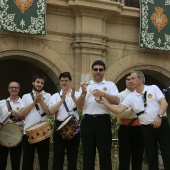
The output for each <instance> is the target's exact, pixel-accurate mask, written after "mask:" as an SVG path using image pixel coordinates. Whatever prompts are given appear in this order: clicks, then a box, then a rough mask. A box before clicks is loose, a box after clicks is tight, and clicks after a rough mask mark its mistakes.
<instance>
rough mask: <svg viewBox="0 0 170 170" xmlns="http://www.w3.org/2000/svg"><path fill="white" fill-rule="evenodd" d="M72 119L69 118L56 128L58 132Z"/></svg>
mask: <svg viewBox="0 0 170 170" xmlns="http://www.w3.org/2000/svg"><path fill="white" fill-rule="evenodd" d="M71 118H72V116H69V117H68V118H67V119H66V120H65V121H64V122H63V123H62V124H61V125H60V126H59V127H58V130H60V129H61V128H62V127H64V126H65V125H66V124H67V123H68V122H69V120H70V119H71Z"/></svg>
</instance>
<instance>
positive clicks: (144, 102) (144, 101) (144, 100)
mask: <svg viewBox="0 0 170 170" xmlns="http://www.w3.org/2000/svg"><path fill="white" fill-rule="evenodd" d="M146 96H147V91H145V93H144V94H142V99H143V104H144V107H145V108H146V106H147V101H146V99H147V97H146ZM144 112H145V110H143V111H141V112H139V113H136V115H137V117H136V118H133V119H132V121H131V122H130V123H129V124H128V125H127V126H126V129H127V128H128V127H129V126H130V125H131V124H132V123H133V122H134V121H135V120H137V119H138V116H139V115H141V114H143V113H144Z"/></svg>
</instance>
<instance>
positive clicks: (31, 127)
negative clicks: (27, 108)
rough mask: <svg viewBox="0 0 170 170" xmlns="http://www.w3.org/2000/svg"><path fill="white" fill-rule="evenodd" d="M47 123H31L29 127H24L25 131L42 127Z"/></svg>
mask: <svg viewBox="0 0 170 170" xmlns="http://www.w3.org/2000/svg"><path fill="white" fill-rule="evenodd" d="M47 123H48V121H42V122H38V123H36V124H34V125H31V126H30V127H28V128H27V129H26V131H31V130H34V129H39V128H40V127H43V126H44V125H46V124H47Z"/></svg>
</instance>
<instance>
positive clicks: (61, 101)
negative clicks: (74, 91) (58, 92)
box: [50, 91, 67, 114]
mask: <svg viewBox="0 0 170 170" xmlns="http://www.w3.org/2000/svg"><path fill="white" fill-rule="evenodd" d="M66 94H67V92H66V91H63V93H62V98H61V100H60V101H58V102H57V103H56V104H54V105H52V106H51V107H50V113H51V114H55V113H56V112H57V111H58V109H59V108H60V107H61V105H62V104H63V102H64V101H65V98H66Z"/></svg>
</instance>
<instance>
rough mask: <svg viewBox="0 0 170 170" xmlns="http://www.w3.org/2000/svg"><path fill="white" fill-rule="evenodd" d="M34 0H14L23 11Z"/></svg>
mask: <svg viewBox="0 0 170 170" xmlns="http://www.w3.org/2000/svg"><path fill="white" fill-rule="evenodd" d="M33 1H34V0H14V2H15V3H16V5H17V7H18V8H19V9H20V10H21V11H22V13H24V12H25V11H26V10H27V9H28V8H29V7H30V6H31V5H32V3H33Z"/></svg>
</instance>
